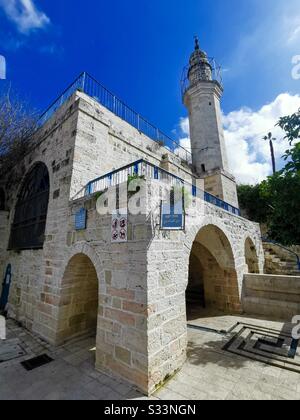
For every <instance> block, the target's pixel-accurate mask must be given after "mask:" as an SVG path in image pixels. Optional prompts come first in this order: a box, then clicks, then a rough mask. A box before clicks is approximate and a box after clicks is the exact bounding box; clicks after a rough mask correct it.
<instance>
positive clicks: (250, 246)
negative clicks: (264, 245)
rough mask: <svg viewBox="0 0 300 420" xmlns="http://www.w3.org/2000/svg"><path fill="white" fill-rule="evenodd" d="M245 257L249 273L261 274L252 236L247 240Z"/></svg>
mask: <svg viewBox="0 0 300 420" xmlns="http://www.w3.org/2000/svg"><path fill="white" fill-rule="evenodd" d="M245 259H246V264H247V266H248V273H250V274H259V262H258V256H257V252H256V248H255V245H254V243H253V241H252V240H251V239H250V238H247V239H246V242H245Z"/></svg>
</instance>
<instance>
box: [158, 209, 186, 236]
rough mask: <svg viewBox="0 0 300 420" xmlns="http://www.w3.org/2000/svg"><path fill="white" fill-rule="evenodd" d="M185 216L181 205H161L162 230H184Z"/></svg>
mask: <svg viewBox="0 0 300 420" xmlns="http://www.w3.org/2000/svg"><path fill="white" fill-rule="evenodd" d="M184 225H185V214H184V209H183V206H182V203H180V204H179V205H175V206H174V205H173V206H171V205H170V204H163V203H162V205H161V222H160V228H161V229H162V230H184Z"/></svg>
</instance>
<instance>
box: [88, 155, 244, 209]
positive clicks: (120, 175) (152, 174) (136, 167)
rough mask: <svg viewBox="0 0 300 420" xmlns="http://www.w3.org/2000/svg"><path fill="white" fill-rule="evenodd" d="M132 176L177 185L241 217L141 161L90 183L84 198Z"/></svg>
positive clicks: (198, 191) (218, 200)
mask: <svg viewBox="0 0 300 420" xmlns="http://www.w3.org/2000/svg"><path fill="white" fill-rule="evenodd" d="M134 175H135V176H140V177H145V179H156V180H158V181H163V182H166V183H168V185H170V186H171V187H173V186H178V185H179V186H182V187H184V188H185V190H186V191H187V192H189V193H190V194H191V195H192V196H193V197H198V198H201V199H202V200H204V201H206V202H207V203H209V204H212V205H214V206H216V207H219V208H221V209H223V210H225V211H228V212H230V213H232V214H235V215H236V216H240V215H241V213H240V210H239V209H238V208H236V207H233V206H232V205H230V204H228V203H226V202H225V201H223V200H221V199H219V198H217V197H215V196H213V195H211V194H209V193H207V192H205V191H203V190H201V189H199V188H197V186H196V185H193V184H191V183H189V182H187V181H185V180H183V179H182V178H179V177H177V176H176V175H173V174H171V173H170V172H168V171H165V170H164V169H162V168H159V167H158V166H155V165H153V164H152V163H150V162H147V161H145V160H143V159H141V160H138V161H136V162H134V163H131V164H129V165H127V166H124V167H123V168H120V169H117V170H115V171H113V172H110V173H108V174H105V175H103V176H101V177H99V178H96V179H94V180H92V181H90V182H89V183H88V184H87V186H86V187H85V189H84V196H86V197H88V196H90V195H93V194H95V193H97V192H102V191H105V190H106V189H108V188H110V187H113V186H116V185H120V184H122V183H123V182H126V181H127V180H128V178H129V177H130V176H134Z"/></svg>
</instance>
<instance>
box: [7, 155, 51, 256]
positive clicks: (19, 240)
mask: <svg viewBox="0 0 300 420" xmlns="http://www.w3.org/2000/svg"><path fill="white" fill-rule="evenodd" d="M49 188H50V182H49V173H48V169H47V167H46V165H45V164H43V163H38V164H36V165H34V167H33V168H32V170H31V171H30V172H29V173H28V175H27V176H26V178H25V181H24V183H23V186H22V188H21V192H20V194H19V196H18V201H17V204H16V208H15V216H14V221H13V224H12V227H11V233H10V240H9V249H13V250H17V251H20V250H25V249H41V248H43V245H44V240H45V229H46V220H47V212H48V202H49Z"/></svg>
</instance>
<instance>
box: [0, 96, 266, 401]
mask: <svg viewBox="0 0 300 420" xmlns="http://www.w3.org/2000/svg"><path fill="white" fill-rule="evenodd" d="M36 144H37V146H36V148H35V149H34V150H33V151H32V152H31V153H30V154H29V155H28V156H26V157H25V158H24V161H23V162H21V165H20V168H24V173H22V179H24V176H25V175H26V173H28V171H29V170H30V168H31V166H32V165H33V164H34V163H36V162H39V161H42V162H44V163H45V164H46V165H47V167H48V170H49V173H50V184H51V185H50V190H51V194H50V200H49V207H48V216H47V225H46V232H45V237H46V241H45V243H44V249H43V250H26V251H21V252H20V253H15V252H13V251H7V245H8V240H9V233H10V226H11V223H12V221H13V217H14V209H15V206H16V201H17V195H18V192H19V184H18V185H14V186H13V187H11V188H10V189H9V191H8V194H7V205H8V208H9V210H10V211H9V212H0V272H3V271H4V269H5V267H6V265H7V264H8V263H11V264H12V270H13V282H12V286H11V293H10V315H12V316H14V317H15V318H16V319H17V320H18V321H21V322H22V323H23V324H24V325H25V326H26V327H27V328H29V329H32V330H33V331H34V332H36V333H38V334H39V335H40V336H41V337H43V338H44V339H46V340H47V341H49V342H51V343H53V344H60V343H63V342H65V341H67V340H69V339H71V338H74V337H78V336H81V335H85V334H87V333H88V334H89V333H92V332H94V333H95V332H96V331H97V350H96V367H97V369H100V370H103V371H105V372H108V373H109V374H112V375H117V376H122V377H123V378H125V379H126V380H128V381H129V382H131V383H133V384H134V385H136V386H137V387H139V388H140V389H141V390H142V391H143V392H145V393H151V392H153V390H154V389H155V386H156V385H157V384H159V383H161V382H162V381H164V380H165V378H166V377H167V376H168V375H172V374H173V373H174V372H175V371H176V370H177V369H179V368H180V367H181V366H182V364H183V363H184V361H185V354H186V345H187V334H186V302H185V291H186V288H187V284H188V278H189V262H190V261H189V260H190V254H191V250H192V248H193V244H194V242H195V240H196V239H197V238H198V239H199V240H200V242H201V244H202V247H204V248H205V247H208V248H209V249H210V250H211V249H213V250H214V251H212V253H211V255H212V257H213V258H214V259H215V260H216V261H217V262H218V264H220V265H221V266H222V269H220V270H216V271H215V274H216V273H217V274H218V276H217V277H216V279H215V281H214V283H213V284H212V285H211V288H209V286H208V291H209V293H210V299H211V301H213V302H215V303H216V304H218V305H223V307H224V308H225V307H226V309H234V310H238V308H239V306H240V297H241V293H242V283H243V275H244V274H245V273H247V272H248V266H247V261H246V258H245V241H246V239H247V238H248V237H250V238H251V240H252V242H253V244H254V246H255V248H256V250H257V257H258V269H259V270H260V271H262V267H263V252H262V247H261V242H260V231H259V227H258V225H256V224H253V223H251V222H249V221H247V220H245V219H242V218H240V217H237V216H234V215H233V214H230V213H228V212H226V211H223V210H221V209H219V208H217V207H214V206H212V205H209V204H207V203H206V204H204V202H203V201H202V200H201V198H196V199H193V205H192V206H191V208H188V209H187V216H186V226H185V230H184V231H180V232H164V231H161V230H160V204H161V199H162V190H163V189H164V184H163V183H162V182H160V181H153V182H149V181H147V183H146V190H145V193H144V194H145V202H146V203H147V209H146V214H142V215H137V216H133V215H129V221H128V222H129V226H130V230H131V234H130V235H129V239H128V242H127V243H124V244H112V243H111V221H112V219H111V215H108V216H100V215H99V214H98V213H97V211H96V201H95V200H90V199H89V200H88V203H86V200H85V199H83V198H82V195H83V189H84V187H85V185H86V184H87V183H88V182H89V181H91V179H93V178H97V177H99V176H100V175H101V174H104V173H108V172H110V171H111V170H112V169H113V168H116V167H119V166H123V165H125V164H129V163H131V162H133V161H136V160H138V159H141V158H146V159H148V160H149V161H150V162H152V163H153V164H156V165H157V166H160V165H161V164H162V165H165V166H166V165H168V170H169V171H171V172H172V173H174V174H176V175H178V176H180V177H181V178H184V179H186V180H188V181H191V176H192V173H191V170H190V169H189V168H188V167H187V166H186V165H182V164H181V159H179V158H178V157H176V156H175V155H173V154H171V153H170V152H169V151H168V150H167V149H165V148H163V147H161V148H157V147H154V146H157V145H156V144H153V141H152V140H151V139H149V138H147V137H146V136H144V135H142V134H141V133H139V132H138V131H137V130H136V129H134V128H133V127H131V126H130V125H129V124H127V123H126V122H124V121H122V120H121V119H119V118H117V117H115V116H114V115H113V114H112V113H110V112H109V111H107V110H106V109H105V108H104V107H102V106H100V105H99V104H97V103H96V102H95V101H94V100H93V99H91V98H89V97H88V96H86V95H84V94H83V93H79V92H78V93H77V94H75V95H74V96H73V97H72V98H71V99H70V100H69V101H68V102H67V103H66V104H65V105H63V106H62V107H61V108H60V109H59V110H58V111H57V113H56V114H55V115H54V116H53V118H52V119H51V120H50V121H49V122H48V123H47V124H46V125H45V127H43V128H42V129H41V132H40V133H39V141H37V143H36ZM150 149H151V150H150ZM166 154H167V155H168V162H167V163H166V159H163V155H166ZM66 160H69V161H68V162H67V161H66ZM54 161H55V162H54ZM54 167H55V171H53V169H52V168H54ZM9 176H10V177H13V174H9ZM4 184H5V182H4ZM20 185H21V183H20ZM1 186H2V181H1ZM55 191H59V195H58V194H56V198H55V199H54V198H53V193H54V192H55ZM82 207H85V208H86V209H87V212H88V217H87V229H86V230H85V231H83V232H77V231H75V227H74V218H75V213H76V211H77V210H79V209H80V208H82ZM208 225H212V226H216V227H217V228H218V229H219V230H220V231H222V232H223V233H224V236H225V238H227V240H228V243H229V246H230V248H231V250H232V256H231V257H232V258H231V260H232V262H233V266H232V267H230V268H228V267H227V269H226V268H225V269H224V264H223V262H222V258H221V257H222V253H220V252H221V251H222V246H221V245H222V244H221V242H220V240H218V241H217V242H214V243H210V242H206V241H205V240H204V238H203V237H202V236H201V234H200V236H199V232H200V231H201V230H202V229H203V228H205V226H208ZM222 238H223V237H222ZM226 244H227V242H226ZM201 252H202V251H201ZM201 256H202V257H203V259H204V262H205V263H206V262H207V266H206V271H207V272H209V271H210V270H211V272H212V273H213V272H214V271H213V267H214V261H212V262H211V261H210V258H212V257H211V256H207V254H205V252H202V253H201ZM222 264H223V265H222ZM207 279H208V280H209V279H212V275H211V276H210V277H209V276H208V277H207ZM224 296H225V297H224Z"/></svg>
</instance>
